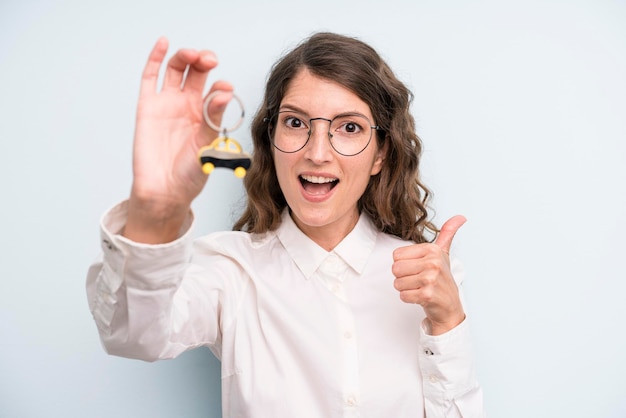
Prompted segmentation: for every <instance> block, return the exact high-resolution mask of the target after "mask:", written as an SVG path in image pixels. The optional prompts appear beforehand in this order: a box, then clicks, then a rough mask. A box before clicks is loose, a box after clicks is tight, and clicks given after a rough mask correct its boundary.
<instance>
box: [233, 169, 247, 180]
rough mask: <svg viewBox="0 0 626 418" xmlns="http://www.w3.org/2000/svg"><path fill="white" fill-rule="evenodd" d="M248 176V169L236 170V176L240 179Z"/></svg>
mask: <svg viewBox="0 0 626 418" xmlns="http://www.w3.org/2000/svg"><path fill="white" fill-rule="evenodd" d="M245 175H246V169H245V168H243V167H237V168H235V176H237V177H239V178H240V179H241V178H243V177H244V176H245Z"/></svg>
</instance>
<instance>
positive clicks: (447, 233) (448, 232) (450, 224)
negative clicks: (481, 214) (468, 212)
mask: <svg viewBox="0 0 626 418" xmlns="http://www.w3.org/2000/svg"><path fill="white" fill-rule="evenodd" d="M466 221H467V219H465V216H462V215H456V216H453V217H452V218H450V219H448V220H447V221H446V222H445V223H444V224H443V226H442V227H441V231H440V232H439V235H438V236H437V239H436V240H435V244H437V245H438V246H439V248H441V249H442V250H443V251H444V252H445V253H446V254H449V253H450V246H451V245H452V240H453V239H454V235H455V234H456V231H458V230H459V228H460V227H461V226H463V224H464V223H465V222H466Z"/></svg>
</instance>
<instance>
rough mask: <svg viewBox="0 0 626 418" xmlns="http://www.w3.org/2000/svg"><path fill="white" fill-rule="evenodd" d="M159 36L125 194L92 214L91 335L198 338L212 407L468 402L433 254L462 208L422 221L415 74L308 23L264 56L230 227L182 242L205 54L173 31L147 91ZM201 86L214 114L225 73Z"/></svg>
mask: <svg viewBox="0 0 626 418" xmlns="http://www.w3.org/2000/svg"><path fill="white" fill-rule="evenodd" d="M166 51H167V41H165V40H164V39H162V40H159V41H158V42H157V44H156V46H155V48H154V49H153V51H152V53H151V55H150V58H149V61H148V64H147V65H146V69H145V71H144V75H143V79H142V88H141V94H140V100H139V106H138V116H137V129H136V134H135V142H134V159H133V170H134V171H133V173H134V181H133V187H132V190H131V195H130V198H129V200H128V201H127V202H123V203H122V204H120V205H118V206H116V207H115V208H113V209H112V210H111V211H110V212H109V213H107V214H106V215H105V217H104V218H103V224H102V236H103V239H102V240H103V244H104V245H103V252H104V255H103V260H102V262H99V263H96V264H94V265H93V266H92V268H91V269H90V272H89V275H88V296H89V303H90V308H91V311H92V313H93V315H94V318H95V320H96V323H97V325H98V329H99V332H100V335H101V338H102V341H103V343H104V345H105V347H106V349H107V351H108V352H109V353H111V354H115V355H120V356H125V357H132V358H139V359H144V360H149V361H152V360H157V359H164V358H172V357H175V356H177V355H178V354H180V353H182V352H183V351H185V350H188V349H191V348H194V347H198V346H203V345H204V346H208V347H210V348H211V350H212V351H213V352H214V353H215V355H216V356H217V357H218V358H220V360H221V362H222V382H223V383H222V396H223V405H222V407H223V414H224V416H225V417H339V416H341V417H345V416H361V417H421V416H427V417H429V418H433V417H460V416H462V417H478V416H483V415H482V414H483V412H482V411H483V407H482V394H481V389H480V387H479V385H478V384H477V382H476V381H475V379H474V377H473V366H472V360H471V353H470V348H469V335H468V325H467V321H466V320H465V313H464V311H463V307H462V304H461V300H460V296H459V291H458V288H457V283H460V281H461V277H460V275H461V272H460V269H459V267H458V265H457V264H456V263H452V266H451V263H450V259H449V257H448V252H449V249H450V244H451V242H452V239H453V237H454V234H455V232H456V230H457V229H458V228H459V227H460V226H461V225H462V224H463V222H464V218H462V217H454V218H452V219H451V220H449V221H448V222H446V223H445V224H444V226H443V227H442V229H441V231H440V232H439V231H437V229H436V228H435V227H434V226H433V225H431V224H430V223H429V222H428V220H427V219H428V214H427V210H426V203H427V197H428V192H427V190H426V188H425V187H424V186H423V185H421V183H420V181H419V171H418V163H419V156H420V152H421V143H420V140H419V138H418V137H417V136H416V134H415V132H414V123H413V119H412V117H411V115H410V113H409V105H410V100H411V93H410V92H409V91H408V90H407V89H406V87H405V86H404V85H403V84H402V83H401V82H400V81H398V80H397V79H396V77H395V76H394V75H393V73H392V71H391V70H390V69H389V67H388V66H387V65H386V64H385V63H384V62H383V61H382V59H381V58H380V57H379V56H378V54H377V53H376V52H375V51H374V50H373V49H372V48H371V47H369V46H368V45H366V44H364V43H362V42H361V41H358V40H356V39H352V38H348V37H344V36H340V35H336V34H330V33H319V34H315V35H313V36H312V37H310V38H309V39H307V40H305V41H304V42H303V43H302V44H300V45H299V46H298V47H297V48H295V49H294V50H293V51H291V52H290V53H288V54H287V55H286V56H285V57H283V58H282V59H281V60H280V61H279V62H278V63H277V64H276V65H275V66H274V68H273V69H272V72H271V74H270V77H269V79H268V82H267V86H266V93H265V97H264V100H263V103H262V105H261V106H260V108H259V110H258V112H257V114H256V116H255V118H254V121H253V124H252V136H253V140H254V155H253V163H252V167H251V169H250V170H249V173H248V175H247V176H246V180H245V186H246V191H247V194H248V205H247V208H246V209H245V211H244V213H243V215H242V217H241V218H240V219H239V221H237V223H236V224H235V230H236V231H233V232H220V233H214V234H211V235H209V236H206V237H204V238H201V239H199V240H197V241H195V242H194V243H192V242H191V240H190V238H189V235H190V234H189V232H188V231H189V229H190V226H191V224H192V220H193V217H192V214H191V212H190V205H191V202H192V201H193V199H194V198H195V197H196V196H197V195H198V194H199V193H200V191H201V190H202V187H203V186H204V184H205V182H206V180H207V177H206V175H204V174H203V173H202V171H201V170H200V167H199V164H198V161H197V152H198V150H199V148H200V147H202V146H203V145H206V144H208V143H210V142H211V141H212V140H213V139H214V138H215V137H216V135H217V133H216V132H214V131H212V130H211V129H210V128H208V127H207V126H205V124H204V123H203V121H202V115H201V109H202V94H203V88H204V84H205V82H206V79H207V76H208V73H209V72H210V70H211V69H213V68H214V67H215V66H216V65H217V61H216V58H215V56H214V55H213V54H212V53H211V52H209V51H195V50H180V51H178V52H177V53H176V54H175V55H174V56H173V57H172V58H171V59H170V61H169V63H168V66H167V70H166V72H165V79H164V85H163V88H162V90H161V91H160V92H157V83H156V80H157V77H158V72H159V68H160V66H161V64H162V61H163V58H164V56H165V54H166ZM186 71H187V73H186V76H185V72H186ZM214 91H224V93H223V94H218V95H217V97H216V98H215V99H214V100H213V101H212V103H211V106H210V107H209V114H210V115H211V117H212V118H213V119H214V120H220V118H221V114H222V113H223V111H224V108H225V106H226V105H227V103H228V101H229V100H230V92H231V91H232V86H231V85H230V84H228V83H226V82H222V81H218V82H215V83H214V84H213V86H212V87H211V89H210V93H211V92H214ZM438 232H439V234H438V236H437V238H436V240H435V241H434V242H432V243H431V242H429V241H430V240H429V239H428V234H429V233H431V234H436V233H438Z"/></svg>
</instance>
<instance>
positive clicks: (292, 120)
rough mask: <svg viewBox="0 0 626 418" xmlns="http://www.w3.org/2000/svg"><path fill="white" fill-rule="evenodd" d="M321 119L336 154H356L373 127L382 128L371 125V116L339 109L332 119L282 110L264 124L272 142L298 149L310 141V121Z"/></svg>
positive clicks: (291, 150) (282, 148)
mask: <svg viewBox="0 0 626 418" xmlns="http://www.w3.org/2000/svg"><path fill="white" fill-rule="evenodd" d="M317 120H323V121H326V122H328V123H329V125H328V139H329V141H330V145H331V146H332V147H333V149H334V150H335V151H337V153H338V154H341V155H344V156H348V157H350V156H353V155H357V154H359V153H361V152H363V150H365V148H367V146H368V145H369V143H370V141H371V139H372V130H381V128H380V126H376V125H372V123H371V122H370V120H369V119H368V118H367V117H365V116H364V115H361V114H359V113H342V114H340V115H337V116H335V117H334V118H332V119H326V118H308V117H307V116H305V115H303V114H302V113H299V112H294V111H290V110H289V111H281V112H278V113H277V114H276V115H275V116H273V117H272V118H265V121H266V122H270V123H269V124H268V126H267V131H268V134H269V137H270V138H271V141H272V145H274V147H275V148H276V149H277V150H279V151H282V152H285V153H294V152H298V151H300V150H301V149H302V148H304V146H305V145H306V144H307V142H309V138H311V133H312V132H313V121H317Z"/></svg>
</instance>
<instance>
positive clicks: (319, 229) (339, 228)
mask: <svg viewBox="0 0 626 418" xmlns="http://www.w3.org/2000/svg"><path fill="white" fill-rule="evenodd" d="M291 218H292V219H293V221H294V222H295V224H296V225H297V226H298V228H300V230H301V231H302V232H304V234H305V235H306V236H307V237H309V238H311V240H313V242H315V243H316V244H317V245H319V246H320V247H322V248H323V249H325V250H326V251H332V250H333V249H334V248H335V247H336V246H337V245H339V243H340V242H341V241H343V239H344V238H345V237H346V236H347V235H348V234H349V233H350V232H351V231H352V230H353V229H354V227H355V226H356V224H357V222H358V221H359V213H358V212H355V213H354V215H353V216H351V217H350V219H349V220H348V222H343V223H342V224H341V225H338V224H336V223H332V224H328V225H323V226H312V225H306V224H304V223H302V222H301V221H300V220H299V219H298V218H297V217H296V216H294V215H293V213H292V214H291Z"/></svg>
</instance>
